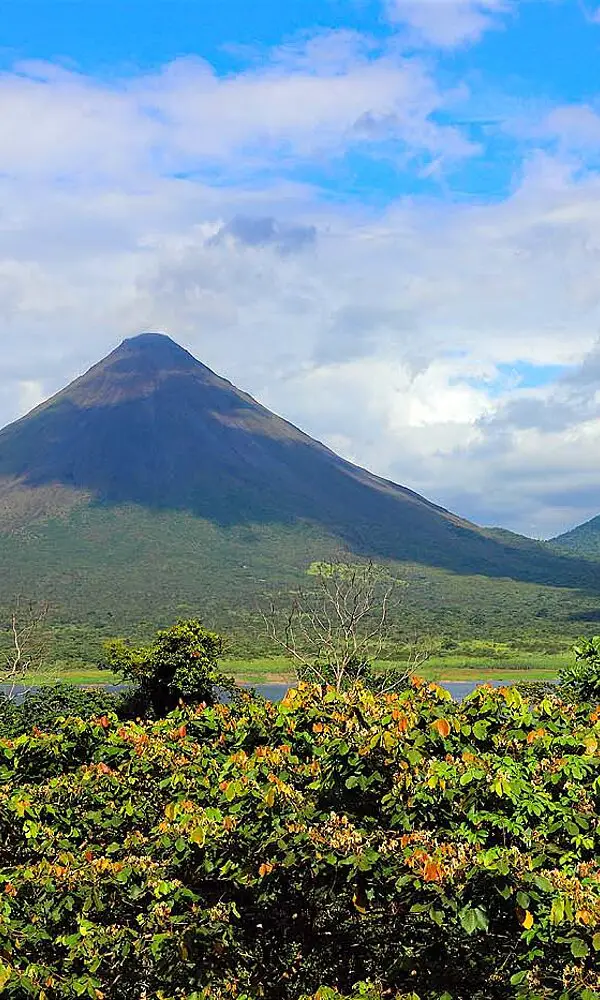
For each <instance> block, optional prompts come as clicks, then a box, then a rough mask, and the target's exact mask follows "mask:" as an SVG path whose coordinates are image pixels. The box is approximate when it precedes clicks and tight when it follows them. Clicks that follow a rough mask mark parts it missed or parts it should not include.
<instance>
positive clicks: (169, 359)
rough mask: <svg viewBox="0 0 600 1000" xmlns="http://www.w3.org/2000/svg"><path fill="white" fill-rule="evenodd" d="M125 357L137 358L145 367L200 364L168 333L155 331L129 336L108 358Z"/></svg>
mask: <svg viewBox="0 0 600 1000" xmlns="http://www.w3.org/2000/svg"><path fill="white" fill-rule="evenodd" d="M125 358H128V359H130V360H133V359H135V361H136V362H137V363H138V364H140V366H141V367H144V368H148V367H152V368H155V369H161V368H167V369H173V368H191V367H194V366H196V365H198V366H199V365H200V362H199V361H197V360H196V359H195V358H194V357H192V355H191V354H190V353H189V351H186V350H185V348H183V347H180V345H179V344H177V343H176V342H175V341H174V340H172V338H171V337H169V336H168V334H166V333H158V332H154V331H148V332H147V333H139V334H138V335H137V336H135V337H128V338H127V339H126V340H124V341H123V343H122V344H121V345H120V346H119V347H117V349H116V350H115V351H113V352H112V354H111V355H109V357H108V358H107V359H106V360H107V361H112V362H115V361H120V360H121V359H125Z"/></svg>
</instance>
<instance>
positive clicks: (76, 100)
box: [0, 5, 600, 535]
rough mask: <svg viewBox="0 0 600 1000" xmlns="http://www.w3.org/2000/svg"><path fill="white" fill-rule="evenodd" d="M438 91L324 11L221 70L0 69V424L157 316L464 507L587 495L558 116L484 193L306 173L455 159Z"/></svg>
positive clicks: (211, 356)
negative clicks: (357, 187)
mask: <svg viewBox="0 0 600 1000" xmlns="http://www.w3.org/2000/svg"><path fill="white" fill-rule="evenodd" d="M471 8H473V9H475V11H476V12H477V9H478V8H481V10H480V11H479V14H480V16H483V14H482V10H483V7H482V5H470V8H469V9H471ZM471 12H472V11H471ZM463 13H465V11H463ZM484 13H485V16H486V17H491V16H492V15H493V14H496V13H497V14H498V15H501V14H502V11H501V9H500V6H499V5H496V7H494V8H492V7H491V6H490V5H488V9H487V12H485V11H484ZM463 31H464V28H463ZM463 37H466V36H465V35H463ZM452 99H453V98H452V97H451V96H449V94H448V93H444V92H440V89H439V86H438V85H437V84H436V82H435V79H434V78H433V77H432V75H431V71H430V70H428V69H427V67H426V64H424V63H423V62H422V61H421V60H420V59H419V58H411V59H407V58H405V57H402V56H398V55H397V54H394V52H393V51H392V49H391V48H388V49H382V48H381V46H378V45H377V44H376V43H374V42H370V41H369V40H365V39H361V38H358V37H357V36H354V35H352V34H351V33H339V32H338V33H334V34H333V35H324V36H320V37H319V38H317V39H313V40H309V41H308V42H307V41H303V42H300V43H297V44H294V45H288V46H286V47H283V48H280V49H277V50H276V51H275V52H272V53H271V54H270V56H269V60H268V61H267V62H266V63H265V62H264V61H263V63H261V64H257V65H256V66H254V67H251V68H249V69H248V70H246V71H245V72H244V73H240V74H238V75H236V76H231V77H227V78H218V77H217V76H216V75H215V73H214V72H213V70H212V68H211V67H210V66H208V65H207V64H206V63H203V62H201V61H200V60H195V59H194V60H182V61H179V62H177V63H175V64H172V65H170V66H168V67H165V68H164V69H163V70H161V71H159V72H156V73H153V74H152V75H145V76H137V77H130V78H128V79H121V80H113V81H112V82H110V83H107V82H101V81H97V80H93V79H90V78H88V77H86V76H84V75H83V74H78V73H75V72H73V71H71V70H69V71H67V70H63V69H59V68H56V67H52V66H49V65H45V64H44V65H39V64H26V65H21V66H19V67H17V69H16V70H15V71H14V72H12V73H6V74H4V75H3V76H2V77H0V134H1V135H2V136H3V137H7V138H6V141H5V140H4V139H3V141H2V142H1V143H0V321H1V323H2V338H3V344H2V346H3V357H2V365H1V374H0V423H5V422H7V421H8V420H10V419H13V418H15V417H17V416H19V415H21V414H22V413H23V412H24V411H25V410H26V409H27V408H28V407H29V406H30V405H34V404H35V403H36V402H37V401H38V400H39V398H40V397H41V396H42V395H48V394H50V393H51V392H52V391H54V390H56V389H58V388H59V387H60V386H61V385H63V384H64V383H65V382H66V381H67V380H68V379H70V378H72V377H74V376H75V375H76V374H78V373H79V372H80V371H82V370H83V369H84V368H85V367H86V366H88V365H90V364H92V363H93V362H94V361H96V360H97V359H98V358H99V357H100V356H102V355H103V354H105V353H107V352H108V350H110V349H111V348H112V347H113V346H114V345H115V344H116V343H117V342H118V341H119V340H121V339H122V338H123V337H125V336H129V335H131V334H134V333H136V332H139V331H141V330H143V329H164V330H167V331H168V332H169V333H170V334H171V335H172V336H173V337H174V338H175V339H177V340H179V341H180V342H181V343H182V344H183V345H184V346H186V347H187V348H188V349H190V350H192V352H193V353H195V354H196V356H197V357H199V358H200V359H201V360H202V361H204V362H205V363H206V364H208V365H210V367H212V368H214V369H215V370H217V371H219V372H221V373H222V374H224V375H226V376H227V377H229V378H231V379H233V380H234V381H235V382H236V383H237V384H239V385H240V386H241V387H242V388H244V389H246V390H248V391H250V392H252V393H253V394H254V395H255V396H257V397H258V398H260V399H261V400H262V401H263V402H264V403H266V405H268V406H271V407H272V408H273V409H275V410H276V411H277V412H279V413H281V414H282V415H284V416H286V417H288V418H289V419H291V420H293V421H294V422H295V423H297V424H299V425H301V426H302V427H304V428H305V429H306V430H307V431H308V432H309V433H312V434H313V435H315V436H316V437H318V438H320V439H322V440H325V441H326V442H327V443H328V444H329V445H331V446H332V447H334V448H336V449H337V450H339V451H340V452H341V453H342V454H344V455H345V456H346V457H348V458H350V459H351V460H353V461H356V462H358V463H360V464H362V465H365V466H367V467H368V468H371V469H372V470H374V471H375V472H377V473H379V474H381V475H385V476H389V477H391V478H394V479H396V481H399V482H402V483H404V484H406V485H408V486H410V487H412V488H414V489H418V490H419V491H421V492H423V493H425V494H426V495H428V496H430V497H431V498H432V499H434V500H437V501H438V502H441V503H443V504H444V505H446V506H450V507H452V508H454V509H456V510H457V511H459V512H460V513H461V514H463V515H466V516H471V517H473V518H476V519H479V520H481V521H483V522H485V523H502V524H503V525H505V526H507V527H512V528H515V529H519V530H523V531H529V532H531V533H532V534H537V535H549V534H553V533H555V532H556V531H558V530H560V529H561V528H563V527H567V526H570V525H571V524H573V523H575V522H576V521H577V520H581V519H583V518H584V517H587V516H591V514H593V513H596V512H597V510H596V509H595V506H594V505H595V500H594V497H595V493H594V491H595V490H596V491H597V492H600V491H599V487H600V476H599V475H598V473H597V471H596V466H597V462H596V455H597V452H598V445H599V444H600V440H599V438H600V412H598V404H597V399H596V390H595V385H596V377H597V374H600V371H599V369H600V363H599V361H598V357H599V355H598V350H597V348H596V346H595V345H596V343H597V340H598V335H599V332H600V302H599V299H598V293H597V275H598V271H599V265H600V237H599V236H598V233H600V182H599V180H598V177H597V175H596V174H595V173H593V172H590V171H587V172H586V171H585V170H584V169H582V165H581V162H579V161H578V159H577V156H576V151H575V152H574V151H573V149H572V148H570V149H569V150H566V149H565V147H564V144H563V145H560V144H556V145H555V146H553V147H552V149H551V150H550V151H548V146H547V142H546V140H547V137H548V135H550V133H551V131H552V129H554V132H553V133H552V134H553V135H555V134H556V133H557V130H560V132H561V135H564V134H565V118H564V115H563V118H562V119H561V117H560V115H559V114H558V111H557V114H556V115H555V116H554V118H549V123H547V124H546V126H545V128H546V132H545V133H544V135H540V140H539V141H540V151H538V152H536V153H535V154H534V153H532V154H531V155H530V156H529V159H528V160H527V161H526V162H525V164H524V165H523V169H522V172H521V176H520V180H519V182H518V183H516V184H515V187H514V190H513V193H512V194H511V196H510V197H508V198H507V199H505V200H504V201H502V202H498V203H495V204H488V205H484V204H471V205H469V204H464V203H462V204H461V203H452V202H451V201H446V202H443V201H441V200H435V201H427V200H425V199H417V198H415V197H412V198H408V197H407V198H398V199H397V200H396V201H394V202H392V203H391V204H389V205H388V207H386V208H382V209H377V210H376V209H369V208H368V207H366V206H365V205H360V203H356V202H354V203H351V202H347V203H344V202H342V201H335V200H333V199H332V198H328V197H326V196H325V194H324V191H323V189H322V188H320V187H319V184H318V178H319V173H320V172H322V171H326V170H327V169H330V168H331V164H332V163H334V162H337V161H338V160H339V159H341V158H343V157H345V156H348V157H350V161H349V162H352V161H351V158H352V156H354V155H356V153H357V150H358V151H360V155H361V156H371V157H372V158H373V162H374V164H375V165H377V164H378V163H379V162H380V158H381V157H382V156H385V157H387V158H388V160H389V162H391V163H393V164H394V167H395V169H397V170H398V171H399V172H400V171H402V170H404V169H406V165H407V164H409V165H411V164H413V163H414V160H415V158H416V159H417V160H418V162H419V164H420V165H422V164H423V163H428V162H429V163H432V162H435V163H436V164H437V163H441V168H440V169H441V171H442V175H443V172H444V170H445V169H446V167H447V165H448V164H451V163H452V162H454V161H456V159H459V158H469V157H470V156H472V155H474V153H475V152H476V149H475V147H474V146H473V143H472V142H471V140H470V139H469V137H468V136H466V135H465V134H463V132H462V131H461V129H460V127H458V126H456V125H455V126H448V125H442V124H440V121H441V120H442V119H443V114H442V113H443V112H444V110H445V109H447V108H448V106H449V104H450V103H451V101H452ZM569 128H570V129H571V134H572V133H573V129H574V126H573V124H572V121H571V123H570V125H569ZM589 130H590V123H589V119H588V118H586V119H585V121H584V122H583V125H582V124H581V122H580V123H579V124H578V125H577V127H576V129H575V132H576V133H577V136H580V135H581V133H582V131H584V132H585V134H586V135H587V134H588V132H589ZM577 141H578V142H579V143H580V142H581V139H580V138H578V139H577ZM570 142H571V147H572V146H573V145H574V143H575V140H574V139H571V140H570ZM544 150H545V151H544ZM298 163H303V164H309V165H310V168H311V169H310V171H309V172H308V173H305V174H300V173H299V172H298V170H297V166H298ZM302 176H304V177H307V176H311V177H312V178H313V180H312V183H309V182H308V181H306V180H299V179H298V178H299V177H302ZM549 365H554V366H558V367H559V368H566V369H568V371H567V373H566V374H565V375H564V377H562V378H561V379H559V380H558V381H557V380H555V379H552V378H551V379H548V378H547V377H546V375H544V373H545V372H546V371H547V368H548V366H549ZM525 370H526V371H527V373H528V374H527V377H525V376H523V375H522V374H519V373H520V372H523V371H525ZM536 373H538V375H539V384H537V381H536ZM599 506H600V505H599Z"/></svg>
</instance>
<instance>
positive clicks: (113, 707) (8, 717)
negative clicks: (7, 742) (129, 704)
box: [0, 684, 121, 739]
mask: <svg viewBox="0 0 600 1000" xmlns="http://www.w3.org/2000/svg"><path fill="white" fill-rule="evenodd" d="M120 706H121V698H120V697H119V696H118V695H116V694H113V693H112V692H111V691H108V690H107V689H106V688H80V687H77V686H76V685H74V684H50V685H48V686H47V687H41V688H34V689H32V690H30V691H27V692H26V693H25V694H24V695H23V697H22V698H21V699H19V700H18V701H17V700H15V699H13V698H8V697H4V696H0V734H1V735H2V737H3V738H4V739H7V738H10V737H13V736H20V735H21V734H22V733H29V732H31V731H32V730H33V728H34V727H37V728H38V729H41V730H42V731H43V732H54V731H55V730H56V729H57V728H60V726H61V721H62V720H64V719H66V718H73V717H75V716H80V717H82V718H84V719H90V718H92V716H97V715H102V714H103V713H105V712H115V711H118V710H119V708H120Z"/></svg>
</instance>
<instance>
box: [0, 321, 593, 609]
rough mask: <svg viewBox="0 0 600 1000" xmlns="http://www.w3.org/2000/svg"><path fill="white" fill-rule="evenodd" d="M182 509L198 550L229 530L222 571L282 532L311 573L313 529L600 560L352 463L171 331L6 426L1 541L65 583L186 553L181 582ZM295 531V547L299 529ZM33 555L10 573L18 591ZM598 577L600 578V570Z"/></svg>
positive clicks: (523, 570)
mask: <svg viewBox="0 0 600 1000" xmlns="http://www.w3.org/2000/svg"><path fill="white" fill-rule="evenodd" d="M135 512H137V516H138V521H137V522H136V524H138V525H139V524H141V523H142V522H141V521H139V518H140V517H141V518H142V520H143V523H144V527H143V528H142V527H139V526H138V528H136V529H135V531H134V534H137V537H138V545H137V546H132V544H131V533H130V534H129V535H127V536H126V537H125V538H124V537H123V533H122V531H121V528H122V525H123V523H124V521H123V518H124V517H128V518H130V519H131V518H132V517H134V513H135ZM151 515H154V516H155V519H154V521H152V520H151V519H150V520H149V518H150V516H151ZM94 518H96V521H94ZM156 518H158V519H159V520H156ZM182 518H185V523H186V525H187V527H186V529H185V530H186V531H187V533H188V535H190V533H191V534H192V535H193V534H194V532H196V528H195V527H194V525H199V524H202V525H203V529H202V530H203V536H202V537H203V539H204V541H203V543H202V546H200V545H199V543H198V547H201V548H202V551H203V555H204V557H205V558H208V557H209V556H210V552H208V549H210V546H211V545H212V544H213V542H211V540H210V539H211V538H212V539H213V541H214V539H215V538H216V537H217V535H218V537H219V546H218V550H219V557H218V559H217V557H216V555H215V558H214V559H213V561H212V563H211V565H213V567H214V569H213V572H216V573H220V572H221V571H222V572H223V573H225V574H226V573H232V572H234V567H235V566H241V565H243V566H246V567H247V566H248V565H249V562H248V560H250V562H252V559H254V557H255V556H256V559H254V565H255V566H258V564H259V563H260V562H261V559H262V556H261V557H260V558H259V556H257V552H258V550H259V549H260V546H261V545H264V539H265V537H267V535H268V537H269V538H270V539H271V541H270V545H271V547H272V549H273V550H274V551H277V550H278V546H279V551H278V558H280V560H281V561H282V563H284V564H286V565H287V566H289V567H293V566H296V567H297V568H298V569H299V570H301V569H302V563H303V561H304V562H305V561H306V558H307V553H308V549H306V548H305V546H304V544H303V542H302V541H301V539H302V537H304V536H303V534H302V533H303V532H305V533H306V535H305V537H306V538H308V537H309V536H310V538H311V539H312V540H313V547H312V549H311V551H315V550H316V549H317V548H318V547H319V545H321V544H323V545H324V546H325V542H326V543H327V545H328V546H329V547H331V546H333V545H334V544H335V545H336V546H338V547H340V548H343V549H345V550H346V551H350V552H353V553H356V554H359V555H364V556H368V557H372V558H376V559H385V560H395V561H405V562H407V561H408V562H411V563H417V564H420V565H425V566H431V567H438V568H441V569H444V570H449V571H452V572H454V573H461V574H480V575H484V576H496V577H509V578H513V579H517V580H526V581H532V582H540V583H552V584H555V585H561V584H562V585H565V586H573V585H577V586H579V585H581V583H582V579H583V578H586V579H587V578H588V577H589V573H590V572H592V570H590V566H589V564H587V563H585V562H584V561H583V560H581V561H578V560H575V559H573V558H570V557H569V556H566V555H565V556H563V555H561V554H560V553H556V552H552V551H551V550H549V549H547V548H546V547H545V546H544V545H542V544H541V543H536V542H533V541H530V540H527V539H523V538H520V537H519V536H512V535H510V534H509V533H494V532H493V531H490V530H489V529H483V528H480V527H478V526H476V525H474V524H472V523H470V522H468V521H466V520H464V519H462V518H461V517H459V516H457V515H456V514H453V513H452V512H450V511H448V510H445V509H444V508H442V507H440V506H438V505H436V504H434V503H431V502H430V501H428V500H427V499H425V498H424V497H422V496H419V495H418V494H417V493H415V492H413V491H412V490H410V489H407V488H406V487H404V486H399V485H396V484H395V483H392V482H390V481H388V480H386V479H382V478H380V477H378V476H375V475H373V474H371V473H370V472H368V471H366V470H365V469H362V468H359V467H357V466H355V465H352V464H351V463H350V462H347V461H345V460H344V459H342V458H340V457H339V456H338V455H336V454H334V453H333V452H332V451H331V450H329V449H328V448H327V447H325V446H324V445H323V444H321V443H319V442H318V441H315V440H313V439H312V438H310V437H309V436H307V435H306V434H304V433H302V431H300V430H299V429H298V428H297V427H295V426H293V425H292V424H290V423H288V422H287V421H286V420H284V419H282V418H281V417H278V416H276V415H275V414H273V413H271V412H270V411H269V410H268V409H266V408H265V407H263V406H261V405H260V404H259V403H258V402H256V400H254V399H253V398H252V397H251V396H249V395H247V394H246V393H244V392H242V391H240V390H239V389H237V388H236V387H235V386H234V385H232V384H231V383H230V382H228V381H227V380H225V379H223V378H221V377H219V376H218V375H216V374H215V373H214V372H213V371H211V370H210V369H209V368H207V367H206V366H205V365H203V364H201V363H200V362H199V361H197V360H196V359H195V358H194V357H192V355H191V354H189V353H188V352H187V351H185V350H184V349H183V348H181V347H179V346H178V345H177V344H176V343H175V342H174V341H173V340H171V339H170V338H169V337H167V336H166V335H164V334H158V333H145V334H142V335H140V336H137V337H133V338H131V339H128V340H125V341H124V342H123V343H122V344H121V345H120V346H119V347H118V348H117V349H116V350H114V351H113V352H112V353H111V354H110V355H108V357H106V358H105V359H104V360H102V361H100V362H99V363H98V364H96V365H95V366H94V367H93V368H91V369H90V370H89V371H88V372H86V373H85V374H84V375H82V376H81V377H80V378H78V379H77V380H76V381H74V382H73V383H71V384H70V385H69V386H67V388H65V389H63V390H62V391H61V392H59V393H58V394H57V395H55V396H53V397H52V398H51V399H49V400H48V401H47V402H45V403H43V404H41V405H40V406H38V407H37V408H36V409H34V410H33V411H32V412H31V413H29V414H28V415H27V416H25V417H23V418H22V419H21V420H18V421H16V422H15V423H13V424H11V425H9V426H8V427H6V428H5V429H4V430H2V431H0V538H1V537H3V536H4V538H9V537H10V538H12V539H13V541H12V543H11V544H12V545H13V549H12V550H11V552H13V553H16V552H17V550H16V549H15V548H14V545H15V544H16V543H15V541H14V539H15V538H17V539H18V538H20V539H21V542H22V546H25V547H26V548H27V552H28V553H29V557H30V565H31V566H33V565H35V566H36V567H37V572H38V575H39V576H40V578H41V579H43V580H45V581H46V586H47V587H48V588H49V589H50V590H52V591H55V590H56V589H58V590H59V591H60V588H61V583H60V581H61V580H62V581H63V583H64V581H65V579H67V578H68V579H69V580H70V581H71V583H72V581H73V579H79V580H81V578H82V577H83V576H84V575H85V574H87V575H88V576H89V575H90V574H93V573H97V572H98V565H97V563H98V561H100V563H101V564H102V566H103V567H108V566H111V567H113V572H114V573H116V570H115V567H117V566H118V567H120V569H119V572H118V574H117V576H118V586H119V587H120V588H125V589H126V588H127V587H129V586H133V584H132V583H131V581H130V582H128V577H127V573H128V572H133V571H134V570H135V572H136V574H137V576H136V581H138V582H137V583H136V584H135V586H139V580H140V579H142V578H144V579H146V578H148V576H149V574H152V576H153V577H155V576H156V573H157V572H158V573H159V576H160V572H162V571H161V569H160V566H161V565H162V566H163V568H164V566H165V565H166V564H167V563H169V560H171V563H170V569H169V573H168V574H167V575H168V577H169V581H170V583H169V586H173V583H172V581H173V579H175V578H176V577H177V565H176V564H175V562H174V561H173V560H174V559H175V557H174V555H173V552H171V551H170V550H169V549H168V543H167V542H165V540H164V539H165V538H167V537H168V535H169V532H168V531H167V528H168V526H169V524H171V525H173V524H175V523H177V524H178V525H180V526H181V525H182V524H183V521H182V520H181V519H182ZM169 519H171V520H169ZM173 519H175V520H173ZM159 522H160V524H161V525H162V528H161V530H163V535H161V539H162V540H161V541H160V542H158V541H156V544H155V545H154V550H153V559H152V567H151V568H150V566H149V565H148V566H146V568H145V567H144V562H143V561H144V559H145V558H146V559H147V551H148V546H149V545H150V544H151V540H150V539H149V536H148V532H149V531H150V530H151V529H150V528H149V527H148V526H149V525H150V524H157V523H159ZM95 523H97V524H100V523H101V524H102V531H101V534H102V542H101V544H100V543H98V544H97V545H96V547H95V549H94V554H93V555H91V554H90V553H89V552H88V554H87V555H86V554H85V553H86V552H87V549H86V543H87V542H86V540H87V541H89V537H90V533H91V535H94V532H95V531H96V528H94V524H95ZM209 529H210V530H209ZM132 530H133V529H132ZM169 530H170V529H169ZM198 530H199V529H198ZM164 531H166V532H167V535H166V536H165V535H164ZM215 532H216V533H217V534H215ZM240 532H241V533H242V534H240ZM282 532H283V533H282ZM244 533H245V534H244ZM94 537H96V538H97V531H96V536H94ZM190 537H191V535H190ZM291 537H293V539H294V550H293V551H291V550H290V548H289V544H288V541H286V540H285V539H288V540H289V538H291ZM242 538H243V539H244V545H245V546H246V549H245V550H244V552H245V554H243V555H241V556H240V558H239V560H238V557H237V555H236V556H235V557H234V555H233V552H234V550H235V551H241V550H240V549H239V546H240V544H241V541H240V540H241V539H242ZM228 539H229V541H228ZM277 539H279V541H277ZM228 545H229V548H228ZM235 546H238V549H237V550H236V549H235ZM253 546H254V548H253ZM286 546H287V548H286ZM325 547H327V546H325ZM9 548H10V546H9ZM158 548H160V549H161V551H160V554H159V555H158V554H157V550H158ZM22 551H23V548H22V549H21V550H20V552H21V555H20V556H17V557H16V558H17V566H13V567H11V568H10V570H9V572H8V580H9V583H10V585H11V586H12V589H13V590H14V589H15V588H16V585H17V583H18V582H19V579H20V578H19V573H20V570H19V568H18V566H19V565H20V564H21V563H22ZM125 553H126V554H125ZM144 553H146V555H144ZM248 553H250V555H248ZM252 553H254V555H253V554H252ZM0 557H2V548H1V547H0ZM4 558H5V559H7V558H9V554H8V548H6V546H5V551H4ZM13 558H14V556H13ZM270 558H271V559H273V558H275V557H274V554H273V551H272V552H271V556H270ZM257 559H258V562H257V561H256V560H257ZM86 560H87V562H86ZM90 560H92V561H94V560H95V563H94V565H91V564H90ZM241 560H244V562H242V561H241ZM157 564H158V566H159V568H158V570H157ZM257 571H258V570H257ZM165 572H166V570H165ZM189 572H190V570H189V566H188V567H187V568H186V570H185V573H189ZM262 572H263V576H264V572H265V571H264V569H263V571H262ZM185 573H184V575H185ZM593 573H594V574H595V578H597V568H595V569H593ZM119 574H120V575H119ZM582 574H583V577H582ZM13 577H14V579H13ZM115 579H116V578H115ZM26 582H27V581H26ZM13 584H14V586H13ZM184 590H185V587H184Z"/></svg>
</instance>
